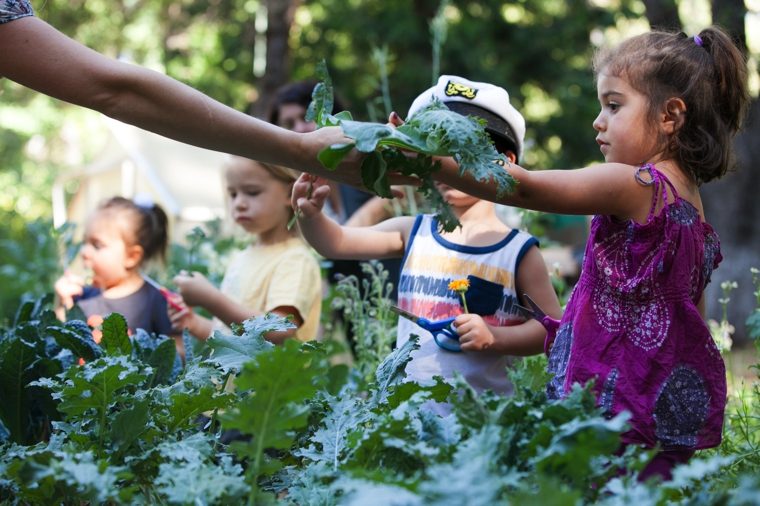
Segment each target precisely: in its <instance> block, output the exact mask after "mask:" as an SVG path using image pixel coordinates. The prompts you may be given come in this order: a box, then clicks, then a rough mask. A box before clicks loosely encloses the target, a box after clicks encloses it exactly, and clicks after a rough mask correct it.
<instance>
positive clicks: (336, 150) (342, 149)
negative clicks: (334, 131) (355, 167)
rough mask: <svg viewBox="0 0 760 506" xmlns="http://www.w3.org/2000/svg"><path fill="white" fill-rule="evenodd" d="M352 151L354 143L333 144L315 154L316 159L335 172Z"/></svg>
mask: <svg viewBox="0 0 760 506" xmlns="http://www.w3.org/2000/svg"><path fill="white" fill-rule="evenodd" d="M352 149H354V143H348V144H333V145H332V146H328V147H326V148H324V149H322V150H321V151H320V152H319V153H318V154H317V159H318V160H319V162H320V163H321V164H322V165H324V166H325V167H326V168H328V169H330V170H335V169H336V168H337V167H338V165H339V164H340V162H342V161H343V159H344V158H345V157H346V155H347V154H349V153H350V152H351V150H352Z"/></svg>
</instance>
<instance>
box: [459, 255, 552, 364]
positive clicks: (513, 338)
mask: <svg viewBox="0 0 760 506" xmlns="http://www.w3.org/2000/svg"><path fill="white" fill-rule="evenodd" d="M516 289H517V292H518V295H519V296H520V297H521V296H522V294H523V293H527V294H528V295H529V296H530V298H532V299H533V300H534V301H535V302H536V304H538V305H539V306H540V307H541V309H543V310H544V311H545V312H546V314H547V315H549V316H551V317H553V318H557V319H559V318H561V317H562V309H561V308H560V305H559V301H558V300H557V294H556V293H555V292H554V288H553V287H552V284H551V281H550V279H549V273H548V270H547V268H546V264H545V263H544V259H543V257H542V255H541V252H540V251H539V250H538V248H537V247H536V246H533V247H531V248H530V249H529V250H528V251H527V253H526V254H525V256H524V257H523V259H522V261H521V262H520V268H519V269H518V270H517V280H516ZM521 303H522V304H524V302H521ZM454 325H455V327H456V329H457V333H458V334H459V343H460V345H461V346H462V350H463V351H486V350H487V351H489V352H491V353H498V354H504V355H517V356H527V355H535V354H538V353H542V352H543V350H544V338H545V337H546V329H545V328H544V326H543V325H541V323H539V322H538V321H536V320H528V321H525V322H523V323H521V324H519V325H514V326H509V327H493V326H490V325H488V324H486V323H485V321H483V318H482V317H480V316H479V315H475V314H463V315H459V316H458V317H457V318H456V320H455V321H454Z"/></svg>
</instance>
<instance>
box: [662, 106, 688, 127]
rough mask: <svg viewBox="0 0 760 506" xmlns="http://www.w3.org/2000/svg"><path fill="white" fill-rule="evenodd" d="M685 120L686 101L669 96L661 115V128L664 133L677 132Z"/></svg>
mask: <svg viewBox="0 0 760 506" xmlns="http://www.w3.org/2000/svg"><path fill="white" fill-rule="evenodd" d="M685 120H686V103H685V102H684V101H683V100H681V99H680V98H675V97H674V98H669V99H668V100H667V101H666V102H665V111H664V113H663V115H662V129H663V132H664V133H665V134H666V135H672V134H674V133H675V132H677V131H678V130H679V129H680V128H681V127H682V126H683V122H684V121H685Z"/></svg>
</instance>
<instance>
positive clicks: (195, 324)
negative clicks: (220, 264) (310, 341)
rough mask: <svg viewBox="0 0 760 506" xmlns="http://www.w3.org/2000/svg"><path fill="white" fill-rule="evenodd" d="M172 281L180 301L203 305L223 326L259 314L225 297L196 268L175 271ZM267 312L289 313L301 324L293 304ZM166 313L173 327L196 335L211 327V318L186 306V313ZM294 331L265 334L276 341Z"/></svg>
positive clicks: (207, 332)
mask: <svg viewBox="0 0 760 506" xmlns="http://www.w3.org/2000/svg"><path fill="white" fill-rule="evenodd" d="M174 283H175V284H176V285H177V288H178V291H179V293H180V295H182V299H183V304H185V305H190V306H200V307H203V308H204V309H206V310H207V311H208V312H209V313H211V314H213V315H214V316H215V317H217V318H219V320H221V321H222V322H224V324H225V325H227V326H230V325H232V324H233V323H238V324H239V323H242V322H243V321H245V320H247V319H249V318H254V317H256V316H261V315H262V314H263V313H258V312H255V311H252V310H251V309H250V308H248V307H246V306H244V305H242V304H239V303H238V302H236V301H234V300H233V299H231V298H230V297H227V296H226V295H224V294H223V293H222V292H221V290H219V289H218V288H216V287H215V286H214V285H212V284H211V283H210V282H209V281H208V279H206V278H205V277H204V276H203V275H202V274H199V273H197V272H193V273H191V274H189V275H188V274H179V275H177V276H175V277H174ZM270 312H271V313H274V314H277V315H279V316H282V317H288V316H290V317H291V321H292V322H293V323H294V324H295V325H296V328H298V327H300V326H301V325H302V324H303V319H302V317H301V314H300V313H299V312H298V310H297V309H296V308H295V307H291V306H278V307H275V308H273V309H272V310H271V311H270ZM169 314H170V315H171V316H172V318H171V319H172V323H173V324H174V325H175V326H176V327H177V328H186V329H188V331H190V333H191V334H193V335H194V336H196V337H198V338H199V339H204V340H205V339H207V338H208V336H209V335H210V334H211V332H212V331H213V322H212V321H211V320H209V319H208V318H204V317H203V316H201V315H199V314H196V313H194V312H193V311H192V310H191V309H190V308H187V312H186V313H185V312H184V311H177V312H172V310H171V309H170V310H169ZM295 332H296V329H292V330H287V331H283V332H269V333H268V334H267V335H266V338H267V340H268V341H272V342H273V343H275V344H279V343H281V342H282V341H284V340H285V339H286V338H288V337H290V336H292V335H293V334H295Z"/></svg>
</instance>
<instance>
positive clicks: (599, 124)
mask: <svg viewBox="0 0 760 506" xmlns="http://www.w3.org/2000/svg"><path fill="white" fill-rule="evenodd" d="M592 125H593V127H594V130H596V131H597V132H601V131H602V130H604V122H603V121H602V113H601V112H600V113H599V114H597V115H596V118H594V122H593V123H592Z"/></svg>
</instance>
